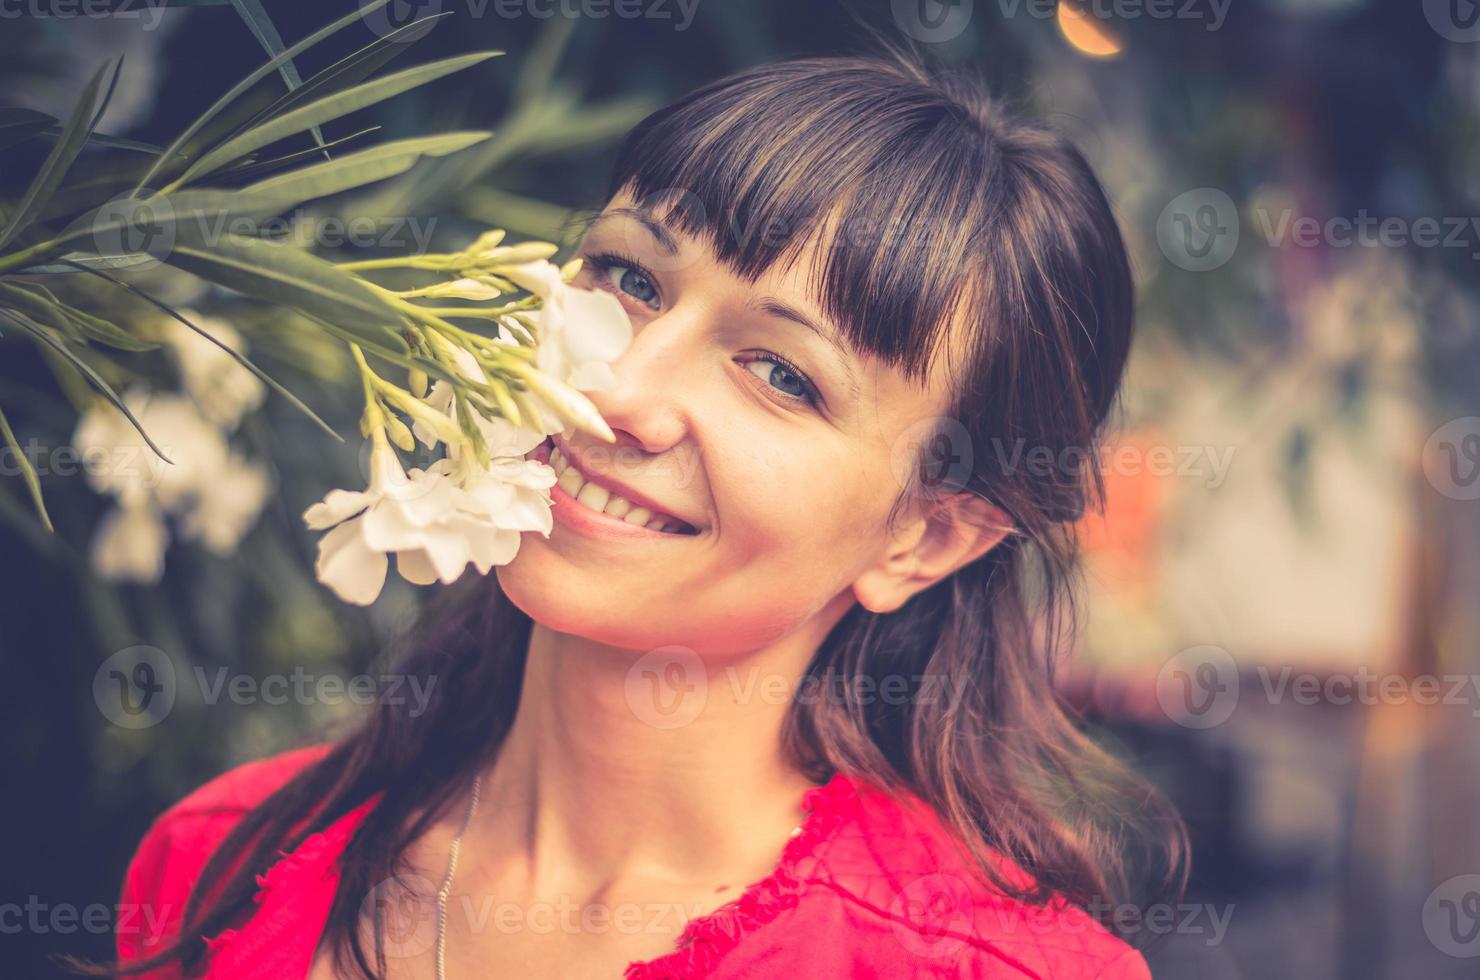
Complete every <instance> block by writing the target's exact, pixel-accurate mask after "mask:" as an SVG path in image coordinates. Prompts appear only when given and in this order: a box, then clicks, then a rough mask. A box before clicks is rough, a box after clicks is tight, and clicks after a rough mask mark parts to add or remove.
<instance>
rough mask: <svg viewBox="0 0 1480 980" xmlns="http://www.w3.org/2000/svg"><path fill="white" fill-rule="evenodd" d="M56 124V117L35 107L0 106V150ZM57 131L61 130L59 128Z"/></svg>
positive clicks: (34, 135)
mask: <svg viewBox="0 0 1480 980" xmlns="http://www.w3.org/2000/svg"><path fill="white" fill-rule="evenodd" d="M55 125H56V118H55V117H54V116H48V115H47V114H46V113H44V112H37V111H36V110H35V109H20V108H12V107H10V106H5V107H3V108H0V150H3V149H5V148H6V147H10V146H15V145H16V144H17V143H24V142H25V141H26V140H28V139H31V138H33V137H36V136H39V135H41V134H42V133H45V132H46V131H47V130H48V129H49V128H51V127H53V126H55ZM57 132H61V130H60V129H58V130H57Z"/></svg>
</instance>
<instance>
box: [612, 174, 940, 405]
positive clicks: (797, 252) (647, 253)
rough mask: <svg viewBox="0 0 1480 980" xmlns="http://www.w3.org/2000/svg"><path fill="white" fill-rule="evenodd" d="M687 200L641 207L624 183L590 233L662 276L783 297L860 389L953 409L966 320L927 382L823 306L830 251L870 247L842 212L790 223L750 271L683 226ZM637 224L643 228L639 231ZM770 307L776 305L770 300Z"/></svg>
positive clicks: (869, 397) (873, 396) (874, 396)
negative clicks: (846, 224) (842, 361)
mask: <svg viewBox="0 0 1480 980" xmlns="http://www.w3.org/2000/svg"><path fill="white" fill-rule="evenodd" d="M681 206H682V204H681V203H679V204H670V205H667V206H656V207H650V208H649V207H641V206H639V204H638V202H637V201H636V199H635V198H634V197H633V196H632V195H631V194H630V192H628V191H626V190H623V191H620V192H618V193H617V194H616V195H615V196H614V197H613V198H612V199H611V200H610V201H609V202H608V203H607V205H606V207H605V208H604V209H603V210H602V211H601V213H600V214H598V215H596V216H595V217H594V218H593V219H592V220H591V222H590V224H589V225H588V234H590V233H596V232H598V231H600V232H601V233H602V234H616V235H618V236H619V237H620V238H621V239H623V240H624V244H627V245H629V246H632V247H641V249H642V252H643V255H644V257H645V258H644V262H645V263H646V264H649V265H651V266H655V268H654V269H653V271H654V272H655V273H657V274H658V275H659V276H660V278H661V276H662V274H663V273H664V272H683V273H685V274H686V275H688V276H690V277H691V278H692V277H695V276H696V275H702V276H706V277H708V276H718V277H723V278H724V279H725V281H726V283H727V285H729V286H730V287H732V288H733V289H734V290H735V291H736V292H738V293H741V294H744V295H747V296H748V297H751V298H752V299H755V300H762V299H764V300H775V301H779V305H780V306H782V307H787V308H790V310H791V311H795V312H796V313H798V314H800V319H805V320H808V321H810V322H811V323H812V324H815V325H816V326H817V328H819V330H818V332H819V333H821V334H823V335H824V336H826V337H828V338H830V339H831V340H832V341H834V342H835V343H836V344H837V346H839V347H840V348H841V349H842V350H843V351H844V356H845V358H846V359H847V360H848V362H849V364H850V365H851V366H852V368H853V370H854V373H855V374H856V375H857V376H858V379H859V382H860V387H861V389H862V392H861V394H862V396H863V398H864V399H865V400H866V401H875V400H882V399H886V398H887V399H889V400H890V402H891V403H892V406H893V407H894V408H896V409H899V410H905V413H906V414H910V415H915V414H918V413H917V412H916V411H915V410H916V409H923V410H924V411H925V413H926V414H931V415H938V414H941V413H944V412H946V411H947V410H948V409H949V406H950V403H951V401H952V397H953V393H952V387H951V383H950V379H951V378H952V377H953V376H954V372H955V370H956V368H957V367H958V366H959V365H958V358H957V357H955V356H953V355H952V354H951V353H950V351H954V350H956V349H958V348H959V347H960V343H959V341H960V339H961V336H962V334H963V332H964V330H965V325H964V323H953V324H952V325H951V327H950V328H949V329H948V335H947V342H946V343H944V344H942V348H943V350H944V351H946V353H945V354H944V355H943V356H942V357H939V358H935V359H933V361H932V363H931V364H930V366H929V370H928V372H927V374H926V377H925V379H924V382H923V384H922V383H921V382H920V381H919V380H917V379H915V378H912V377H909V376H908V375H907V374H906V372H905V371H904V370H902V369H901V368H899V367H897V366H894V365H891V364H888V363H885V361H884V360H882V359H881V358H879V357H876V356H874V355H873V354H871V353H870V352H869V351H867V350H862V349H860V348H859V347H858V346H857V345H856V344H854V343H852V342H851V341H850V339H849V337H848V336H847V334H846V332H845V331H844V330H842V329H840V325H839V324H838V323H836V322H834V321H833V320H832V319H831V318H829V317H828V316H827V315H826V314H825V313H824V312H823V305H822V302H821V298H822V295H823V288H824V287H823V283H824V276H825V274H826V272H827V269H828V265H829V262H830V260H831V254H830V253H831V251H832V250H833V249H838V248H859V247H865V246H863V245H859V244H850V243H848V242H847V240H846V236H843V235H840V234H839V232H838V227H837V220H838V219H837V212H833V213H832V214H830V215H829V216H828V217H827V218H826V219H825V220H824V221H822V222H821V223H819V224H818V225H817V226H816V227H815V228H814V229H811V230H810V231H808V232H806V233H803V234H795V229H792V230H790V231H791V232H792V233H791V234H789V235H788V236H787V246H786V247H785V248H783V249H781V250H780V251H779V252H778V257H777V260H776V261H775V262H774V263H772V264H771V265H769V266H768V267H766V268H765V269H763V270H761V271H760V272H759V273H758V274H757V275H756V276H755V277H754V278H753V279H751V278H748V277H744V276H742V275H740V273H739V272H738V271H737V270H736V269H735V268H734V267H733V265H732V264H731V263H727V262H725V261H723V260H722V259H721V257H720V255H719V254H718V253H717V251H716V249H715V247H714V244H713V243H712V242H710V241H709V240H707V239H705V238H703V237H700V236H696V235H693V234H691V233H689V232H688V231H685V230H684V228H683V227H681V223H680V222H678V221H675V220H674V212H675V210H676V209H677V208H678V207H681ZM634 229H640V230H638V231H636V232H635V233H634ZM733 233H735V234H764V233H765V230H764V229H762V230H756V229H733ZM639 243H640V245H639ZM654 251H656V252H657V256H656V260H654V259H653V252H654ZM768 311H769V312H775V310H774V309H773V308H771V307H769V306H768ZM782 315H783V316H785V313H783V314H782ZM788 318H789V317H788ZM880 407H881V408H882V407H883V406H880ZM889 414H900V413H899V412H891V413H889Z"/></svg>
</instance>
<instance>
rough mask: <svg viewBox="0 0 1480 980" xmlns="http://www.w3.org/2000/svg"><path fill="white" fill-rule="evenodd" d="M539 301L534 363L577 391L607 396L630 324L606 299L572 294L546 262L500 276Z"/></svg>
mask: <svg viewBox="0 0 1480 980" xmlns="http://www.w3.org/2000/svg"><path fill="white" fill-rule="evenodd" d="M501 271H502V273H503V275H504V276H505V277H506V278H508V279H510V280H512V281H513V282H515V283H517V284H518V285H519V286H521V287H522V288H524V289H527V290H529V291H530V292H531V293H534V294H535V295H536V296H538V297H540V300H541V305H540V311H539V319H538V320H537V321H536V322H537V328H538V330H539V349H538V351H537V352H536V358H535V363H536V365H537V366H538V367H539V369H540V370H541V371H543V372H544V373H545V374H547V375H549V376H550V377H552V378H554V379H555V380H556V381H560V382H564V383H565V384H568V385H570V386H571V387H572V388H575V389H577V390H579V391H610V390H611V389H612V387H613V386H614V385H615V384H616V376H615V375H614V374H612V368H611V362H612V361H615V360H616V359H617V358H619V357H621V356H622V352H623V351H625V350H626V349H627V348H628V347H630V346H631V345H632V320H631V319H630V318H629V317H628V316H627V311H626V310H624V309H622V304H621V303H619V302H618V301H617V298H616V297H615V296H613V295H611V294H610V293H607V292H602V291H600V290H592V289H576V288H575V287H573V286H571V285H569V284H567V283H566V282H565V281H564V280H563V279H562V278H561V275H560V268H559V267H558V266H556V265H554V264H552V263H550V262H548V261H545V260H540V261H538V262H527V263H525V264H523V265H517V266H511V267H509V268H507V269H503V270H501Z"/></svg>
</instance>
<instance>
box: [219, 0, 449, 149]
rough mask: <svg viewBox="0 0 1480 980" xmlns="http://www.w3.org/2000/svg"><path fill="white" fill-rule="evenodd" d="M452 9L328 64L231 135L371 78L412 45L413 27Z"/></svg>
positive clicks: (421, 27)
mask: <svg viewBox="0 0 1480 980" xmlns="http://www.w3.org/2000/svg"><path fill="white" fill-rule="evenodd" d="M450 13H452V11H450V10H448V11H443V12H442V13H440V14H432V15H430V16H427V17H422V18H419V19H417V20H414V21H411V22H410V23H408V24H402V25H401V26H400V27H398V28H396V29H395V30H393V31H391V32H389V33H387V34H384V35H382V36H380V37H378V38H376V39H375V40H374V41H372V42H370V43H369V44H367V45H365V46H364V47H363V48H361V49H360V50H358V51H356V52H355V53H354V54H351V55H349V56H347V57H345V58H341V59H340V60H339V61H336V62H335V63H334V64H332V65H330V66H329V67H328V68H325V69H324V70H323V71H321V72H319V73H318V74H316V75H314V76H313V77H312V78H310V79H309V80H308V81H306V82H304V83H303V85H302V86H300V87H299V88H297V89H295V90H293V91H291V92H287V93H285V94H283V95H282V96H280V97H279V98H278V99H277V100H276V101H275V102H273V103H272V104H271V105H269V106H267V107H266V108H265V109H263V110H262V111H261V112H259V113H257V114H256V115H255V116H253V117H252V118H251V119H249V120H247V123H246V124H245V125H244V126H242V127H241V128H240V129H238V130H237V131H236V132H235V133H232V134H231V135H232V136H236V135H238V134H239V133H242V132H245V131H246V130H248V129H251V128H252V127H254V126H257V125H259V124H260V123H263V122H265V121H266V120H268V119H271V118H272V117H273V116H277V115H281V114H282V113H284V112H287V111H288V110H290V109H295V108H297V107H298V106H301V105H304V104H306V103H308V102H311V101H313V100H314V99H317V98H319V97H320V96H322V95H327V94H329V93H330V92H338V91H340V90H342V89H345V88H348V87H349V86H351V85H353V84H355V83H356V82H359V81H362V80H364V79H365V78H368V77H369V76H370V75H372V74H374V73H375V72H376V70H378V69H379V68H381V67H382V66H384V65H385V64H386V63H387V62H389V61H390V60H391V59H392V58H394V57H395V56H396V55H398V54H400V53H401V52H402V51H404V50H406V49H407V48H409V47H410V46H411V45H410V44H408V43H406V42H405V41H404V39H403V35H405V34H407V33H409V32H410V31H412V30H418V31H419V30H422V29H423V26H424V25H425V24H426V22H427V21H429V20H436V19H438V18H441V17H446V16H448V15H449V14H450ZM327 145H332V144H327ZM307 152H309V153H314V152H317V151H315V150H309V151H307Z"/></svg>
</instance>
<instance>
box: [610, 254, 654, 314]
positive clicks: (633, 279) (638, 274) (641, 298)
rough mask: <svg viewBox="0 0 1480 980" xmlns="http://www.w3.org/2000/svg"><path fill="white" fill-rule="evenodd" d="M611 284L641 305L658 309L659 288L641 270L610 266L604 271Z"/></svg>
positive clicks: (628, 266) (627, 266) (623, 266)
mask: <svg viewBox="0 0 1480 980" xmlns="http://www.w3.org/2000/svg"><path fill="white" fill-rule="evenodd" d="M602 271H603V273H604V274H605V275H606V277H607V278H608V279H609V280H611V284H612V285H613V286H615V287H616V288H617V289H619V290H621V291H622V292H624V293H626V294H627V295H628V296H631V297H632V298H633V299H635V300H637V301H638V302H639V303H645V304H647V305H648V306H651V307H652V308H653V309H655V310H656V309H657V308H658V288H657V287H656V286H654V285H653V281H652V280H651V279H649V278H648V277H647V274H646V273H644V272H642V271H641V270H640V269H634V268H632V267H631V266H630V265H608V266H607V267H606V268H605V269H603V270H602Z"/></svg>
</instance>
